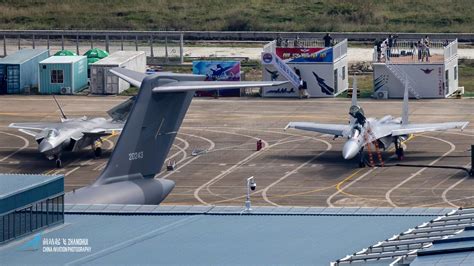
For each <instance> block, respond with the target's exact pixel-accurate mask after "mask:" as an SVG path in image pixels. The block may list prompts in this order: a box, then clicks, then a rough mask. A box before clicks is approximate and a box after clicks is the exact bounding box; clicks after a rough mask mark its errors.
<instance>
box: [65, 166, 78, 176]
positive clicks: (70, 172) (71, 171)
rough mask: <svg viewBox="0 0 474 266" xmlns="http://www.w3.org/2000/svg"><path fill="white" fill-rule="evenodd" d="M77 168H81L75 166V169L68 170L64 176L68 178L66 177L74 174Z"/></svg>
mask: <svg viewBox="0 0 474 266" xmlns="http://www.w3.org/2000/svg"><path fill="white" fill-rule="evenodd" d="M79 168H81V167H80V166H77V167H76V168H74V169H72V170H70V171H69V172H67V173H65V174H64V176H68V175H70V174H72V173H74V172H75V171H77V170H78V169H79Z"/></svg>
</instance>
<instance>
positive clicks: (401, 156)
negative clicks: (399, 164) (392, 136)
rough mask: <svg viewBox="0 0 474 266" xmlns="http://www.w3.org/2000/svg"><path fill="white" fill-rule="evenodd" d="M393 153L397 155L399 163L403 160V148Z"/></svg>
mask: <svg viewBox="0 0 474 266" xmlns="http://www.w3.org/2000/svg"><path fill="white" fill-rule="evenodd" d="M395 153H396V154H397V158H398V160H399V161H401V160H403V158H404V156H403V155H404V152H403V148H398V149H396V151H395Z"/></svg>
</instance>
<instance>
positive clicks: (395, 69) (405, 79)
mask: <svg viewBox="0 0 474 266" xmlns="http://www.w3.org/2000/svg"><path fill="white" fill-rule="evenodd" d="M385 58H387V57H385ZM385 65H386V66H387V68H388V69H389V70H390V72H392V73H393V75H395V77H396V78H397V79H398V80H400V82H401V83H402V84H407V85H408V89H409V90H410V93H411V94H412V95H413V96H415V98H416V99H420V95H419V94H418V93H417V92H416V90H415V88H414V87H413V85H412V84H415V83H414V82H413V80H412V79H411V78H410V77H409V76H408V74H407V73H405V71H403V70H402V69H401V68H400V67H399V66H397V65H395V64H392V62H391V61H390V60H385Z"/></svg>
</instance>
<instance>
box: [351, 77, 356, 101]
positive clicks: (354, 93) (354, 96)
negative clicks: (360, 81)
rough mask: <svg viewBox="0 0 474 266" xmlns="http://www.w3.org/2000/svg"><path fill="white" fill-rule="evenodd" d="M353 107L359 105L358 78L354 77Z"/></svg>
mask: <svg viewBox="0 0 474 266" xmlns="http://www.w3.org/2000/svg"><path fill="white" fill-rule="evenodd" d="M351 104H352V105H357V78H356V76H354V77H353V80H352V102H351Z"/></svg>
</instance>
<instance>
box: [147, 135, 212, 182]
mask: <svg viewBox="0 0 474 266" xmlns="http://www.w3.org/2000/svg"><path fill="white" fill-rule="evenodd" d="M179 134H182V135H186V136H191V137H195V138H199V139H202V140H205V141H207V142H208V143H209V144H210V146H209V149H208V150H209V151H210V150H212V149H214V147H215V146H216V144H215V143H214V141H212V140H210V139H208V138H205V137H201V136H197V135H193V134H187V133H179ZM199 157H201V155H198V156H195V157H194V158H192V159H190V160H188V161H187V162H185V163H183V164H182V165H179V166H178V167H177V168H176V170H174V171H172V172H169V173H168V174H166V175H165V176H163V177H161V178H168V177H169V176H170V175H172V174H173V173H176V171H177V170H179V169H181V168H183V167H185V166H186V165H188V164H190V163H192V162H193V161H194V160H197V159H198V158H199ZM155 178H156V177H155Z"/></svg>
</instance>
